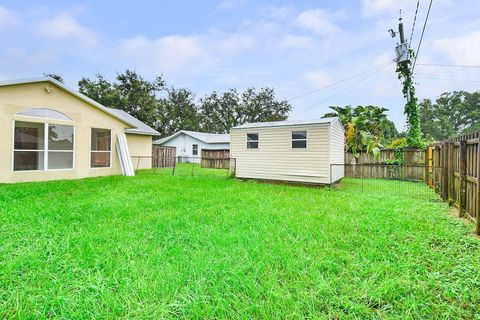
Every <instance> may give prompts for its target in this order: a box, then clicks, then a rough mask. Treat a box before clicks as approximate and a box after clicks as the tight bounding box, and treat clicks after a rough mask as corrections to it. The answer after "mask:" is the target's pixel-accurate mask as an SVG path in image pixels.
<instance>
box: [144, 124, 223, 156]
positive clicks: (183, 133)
mask: <svg viewBox="0 0 480 320" xmlns="http://www.w3.org/2000/svg"><path fill="white" fill-rule="evenodd" d="M153 144H154V145H159V146H168V147H175V148H176V149H177V157H180V158H183V160H181V159H180V160H179V161H186V162H200V157H201V155H202V149H208V150H229V149H230V136H229V135H228V134H216V133H206V132H196V131H188V130H180V131H178V132H176V133H174V134H173V135H171V136H168V137H165V138H162V139H159V140H156V141H154V142H153Z"/></svg>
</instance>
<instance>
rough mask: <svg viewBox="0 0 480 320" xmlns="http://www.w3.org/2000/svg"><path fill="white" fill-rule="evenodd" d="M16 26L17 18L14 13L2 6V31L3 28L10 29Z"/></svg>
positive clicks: (0, 23) (0, 22)
mask: <svg viewBox="0 0 480 320" xmlns="http://www.w3.org/2000/svg"><path fill="white" fill-rule="evenodd" d="M13 24H15V17H14V14H13V12H11V11H9V10H7V9H6V8H4V7H2V6H0V31H1V29H3V28H6V27H9V26H11V25H13Z"/></svg>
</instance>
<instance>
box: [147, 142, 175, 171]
mask: <svg viewBox="0 0 480 320" xmlns="http://www.w3.org/2000/svg"><path fill="white" fill-rule="evenodd" d="M176 156H177V148H175V147H166V146H156V145H154V146H153V147H152V168H173V167H175V157H176Z"/></svg>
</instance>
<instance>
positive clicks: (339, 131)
mask: <svg viewBox="0 0 480 320" xmlns="http://www.w3.org/2000/svg"><path fill="white" fill-rule="evenodd" d="M330 163H331V175H332V176H331V182H336V181H338V180H340V179H342V178H343V177H344V175H345V167H344V166H343V164H344V163H345V129H344V128H343V125H342V123H341V122H340V120H338V119H337V120H336V121H334V122H332V123H331V125H330Z"/></svg>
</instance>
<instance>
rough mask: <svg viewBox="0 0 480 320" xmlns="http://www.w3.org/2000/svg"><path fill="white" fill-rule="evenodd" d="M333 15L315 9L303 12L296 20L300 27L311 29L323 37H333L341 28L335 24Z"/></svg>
mask: <svg viewBox="0 0 480 320" xmlns="http://www.w3.org/2000/svg"><path fill="white" fill-rule="evenodd" d="M333 20H334V16H333V14H331V13H329V12H327V11H325V10H321V9H313V10H307V11H303V12H302V13H300V14H299V15H298V17H297V18H296V19H295V22H296V24H297V25H299V26H300V27H303V28H306V29H309V30H311V31H313V32H315V33H317V34H318V35H321V36H332V35H333V34H336V33H337V32H338V31H340V28H339V27H338V26H337V25H336V24H335V23H334V22H333Z"/></svg>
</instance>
